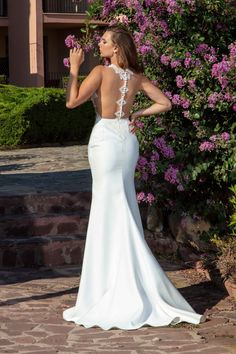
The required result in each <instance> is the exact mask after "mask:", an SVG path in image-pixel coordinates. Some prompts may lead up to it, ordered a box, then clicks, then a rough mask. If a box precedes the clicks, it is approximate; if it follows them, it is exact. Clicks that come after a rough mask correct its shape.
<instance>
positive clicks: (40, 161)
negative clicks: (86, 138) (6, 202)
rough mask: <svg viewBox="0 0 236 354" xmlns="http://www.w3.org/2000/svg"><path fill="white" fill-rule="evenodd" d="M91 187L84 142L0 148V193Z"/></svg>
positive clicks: (62, 190)
mask: <svg viewBox="0 0 236 354" xmlns="http://www.w3.org/2000/svg"><path fill="white" fill-rule="evenodd" d="M85 190H91V173H90V170H89V163H88V157H87V146H86V145H75V146H65V147H42V148H31V149H18V150H5V151H3V150H2V151H1V150H0V196H1V195H13V194H14V195H21V194H30V193H34V192H40V193H44V192H73V191H77V192H80V191H85Z"/></svg>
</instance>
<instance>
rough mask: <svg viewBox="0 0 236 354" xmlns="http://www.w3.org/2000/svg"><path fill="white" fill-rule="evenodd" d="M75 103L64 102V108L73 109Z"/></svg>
mask: <svg viewBox="0 0 236 354" xmlns="http://www.w3.org/2000/svg"><path fill="white" fill-rule="evenodd" d="M76 106H77V105H76V104H74V103H72V102H66V108H69V109H73V108H75V107H76Z"/></svg>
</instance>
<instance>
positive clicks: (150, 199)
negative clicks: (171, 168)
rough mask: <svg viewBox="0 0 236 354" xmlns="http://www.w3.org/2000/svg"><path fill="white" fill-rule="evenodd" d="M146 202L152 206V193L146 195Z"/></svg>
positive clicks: (153, 198) (153, 199)
mask: <svg viewBox="0 0 236 354" xmlns="http://www.w3.org/2000/svg"><path fill="white" fill-rule="evenodd" d="M146 201H147V202H148V203H149V204H152V203H153V202H154V201H155V197H154V195H153V194H152V193H148V194H147V197H146Z"/></svg>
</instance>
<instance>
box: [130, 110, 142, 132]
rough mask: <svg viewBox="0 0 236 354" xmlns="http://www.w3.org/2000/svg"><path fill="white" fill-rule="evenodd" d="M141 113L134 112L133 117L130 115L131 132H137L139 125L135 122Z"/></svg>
mask: <svg viewBox="0 0 236 354" xmlns="http://www.w3.org/2000/svg"><path fill="white" fill-rule="evenodd" d="M140 116H141V115H140V113H139V112H134V113H132V114H131V117H130V122H129V126H130V132H131V133H134V134H135V132H136V130H137V127H136V125H135V122H136V120H137V119H138V118H139V117H140Z"/></svg>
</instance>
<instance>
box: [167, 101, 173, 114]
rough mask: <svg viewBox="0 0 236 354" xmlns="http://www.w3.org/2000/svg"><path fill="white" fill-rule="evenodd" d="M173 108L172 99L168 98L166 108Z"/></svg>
mask: <svg viewBox="0 0 236 354" xmlns="http://www.w3.org/2000/svg"><path fill="white" fill-rule="evenodd" d="M171 109H172V103H171V101H169V100H168V102H166V110H167V111H170V110H171Z"/></svg>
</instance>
